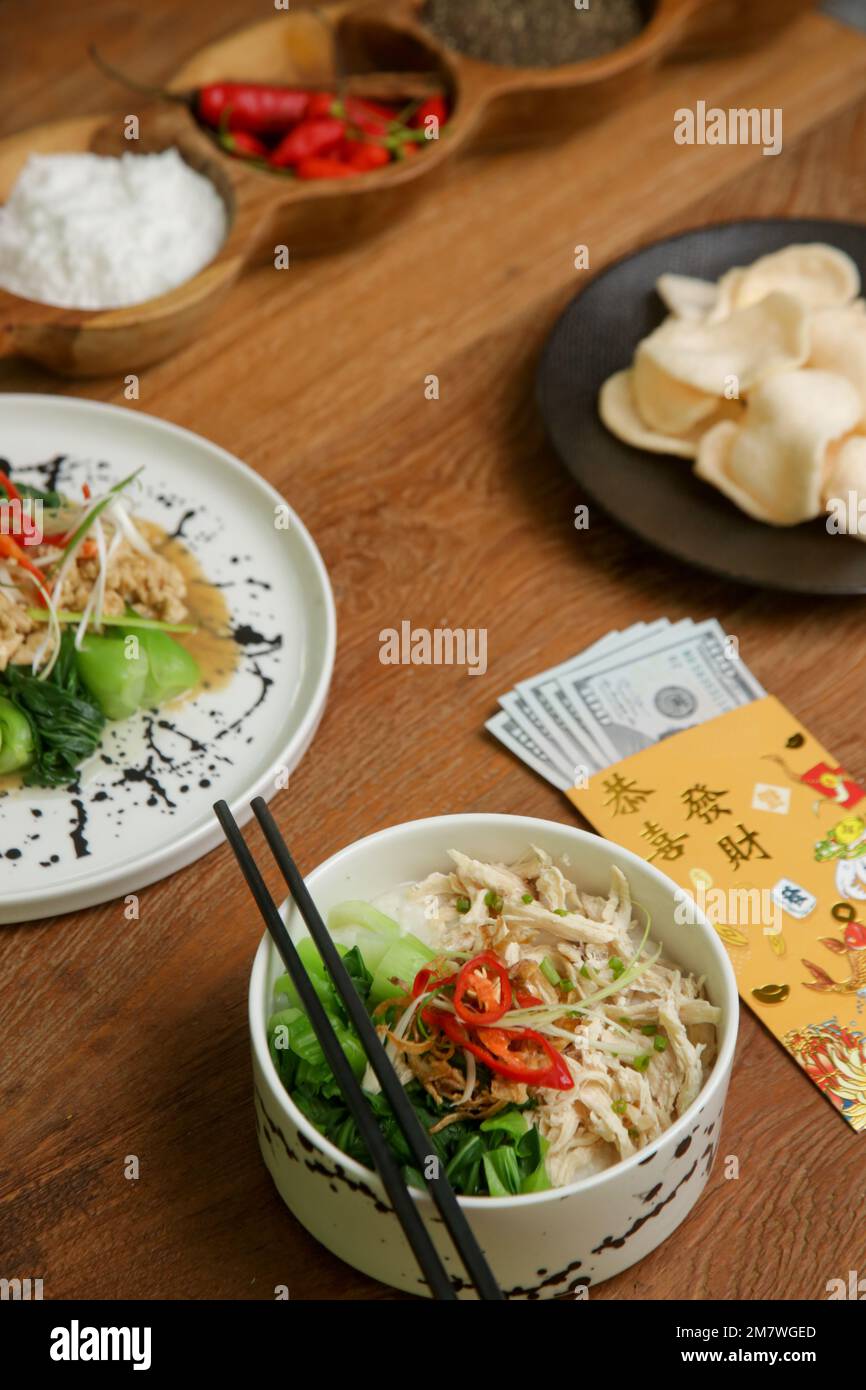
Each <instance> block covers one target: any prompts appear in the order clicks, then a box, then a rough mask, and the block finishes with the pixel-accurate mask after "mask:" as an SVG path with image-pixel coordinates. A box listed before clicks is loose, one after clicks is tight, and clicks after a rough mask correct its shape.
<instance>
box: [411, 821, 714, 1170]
mask: <svg viewBox="0 0 866 1390" xmlns="http://www.w3.org/2000/svg"><path fill="white" fill-rule="evenodd" d="M450 858H451V861H452V863H453V865H454V867H453V869H452V870H451V872H450V873H441V872H440V873H434V874H431V875H430V876H429V877H428V878H426V879H424V880H423V882H421V883H418V884H415V885H414V886H413V887H412V888H411V889H410V890H408V896H409V898H410V899H414V900H423V901H424V902H425V903H429V902H430V901H431V900H435V902H434V904H433V905H434V906H435V912H432V913H431V914H430V918H429V921H430V931H431V934H432V936H433V937H434V938H435V939H434V941H433V944H434V945H436V946H438V947H439V948H440V949H441V951H442V953H443V954H442V960H443V961H445V962H447V961H449V960H452V959H453V957H457V958H459V959H463V958H465V956H466V954H467V953H468V954H474V953H477V952H481V951H487V950H494V951H495V952H496V953H497V955H498V956H499V958H500V960H501V962H502V964H503V965H504V966H505V967H506V968H507V970H508V972H509V980H510V982H511V985H512V990H513V991H514V992H515V997H516V991H517V990H520V991H522V992H524V996H526V995H528V996H530V997H531V998H532V999H534V1000H535V1001H536V1003H535V1004H534V1005H527V1006H525V1007H526V1008H527V1009H528V1012H527V1013H526V1015H525V1017H522V1016H521V1008H520V1006H518V1005H517V1004H516V1003H515V1002H512V1007H511V1011H510V1012H509V1013H506V1014H505V1015H504V1017H503V1018H502V1019H500V1020H499V1022H498V1023H497V1025H496V1026H497V1027H498V1028H512V1029H514V1028H519V1027H521V1026H523V1027H527V1028H531V1029H532V1030H534V1031H536V1032H540V1033H542V1034H543V1035H545V1036H546V1037H547V1039H548V1040H549V1042H550V1043H551V1044H552V1045H553V1046H554V1047H555V1048H556V1049H557V1050H558V1051H559V1052H560V1053H561V1055H562V1057H563V1059H564V1060H565V1062H566V1063H567V1065H568V1068H569V1071H570V1073H571V1076H572V1078H573V1081H574V1087H573V1089H571V1090H553V1089H545V1088H541V1087H535V1088H533V1087H532V1086H529V1087H527V1085H526V1084H525V1083H523V1082H514V1081H511V1080H509V1079H507V1078H505V1077H500V1076H496V1077H495V1078H494V1079H493V1081H492V1083H490V1085H489V1088H488V1089H485V1090H481V1089H480V1087H479V1088H478V1089H476V1088H475V1087H473V1086H472V1085H470V1084H469V1081H468V1080H467V1077H468V1075H469V1074H468V1073H467V1070H466V1067H465V1065H461V1062H460V1055H459V1054H460V1051H461V1049H460V1048H459V1046H456V1045H454V1044H448V1045H447V1046H446V1047H444V1048H443V1047H442V1045H441V1044H442V1035H441V1034H439V1035H438V1038H439V1043H438V1044H437V1046H436V1047H429V1046H427V1047H422V1048H419V1047H418V1046H417V1037H418V1036H422V1035H421V1034H416V1033H415V1031H414V1023H413V1025H412V1026H410V1027H409V1029H408V1030H407V1032H406V1042H405V1044H404V1051H403V1055H402V1056H401V1057H400V1061H401V1064H402V1065H404V1066H406V1067H407V1068H408V1069H409V1070H410V1071H411V1073H412V1074H413V1075H414V1076H416V1077H417V1078H418V1079H419V1080H421V1082H422V1084H423V1085H425V1086H426V1087H427V1089H428V1090H429V1091H430V1092H431V1094H433V1095H435V1096H437V1097H438V1098H439V1099H440V1100H441V1101H443V1102H444V1103H445V1104H449V1103H450V1105H451V1106H453V1107H455V1109H454V1111H453V1114H454V1116H455V1117H457V1118H459V1117H460V1116H461V1115H469V1114H473V1115H478V1114H479V1113H482V1112H481V1110H480V1109H479V1107H483V1106H485V1105H490V1104H491V1102H493V1103H498V1104H499V1105H502V1104H506V1103H512V1102H513V1103H516V1104H519V1105H523V1104H526V1102H527V1101H528V1102H529V1103H530V1105H531V1107H532V1108H531V1109H530V1110H529V1111H527V1114H528V1115H530V1116H531V1118H532V1121H533V1123H534V1124H536V1125H537V1127H538V1129H539V1131H540V1133H541V1135H542V1137H543V1138H544V1139H546V1140H547V1142H548V1145H549V1148H548V1151H547V1158H546V1163H547V1171H548V1174H549V1176H550V1179H551V1181H552V1182H553V1183H554V1185H556V1186H561V1185H563V1184H565V1183H568V1182H571V1181H573V1180H574V1179H575V1178H577V1177H580V1176H582V1175H584V1174H586V1173H589V1172H594V1171H597V1170H599V1169H601V1168H604V1167H607V1166H609V1165H610V1164H611V1163H614V1162H616V1161H617V1160H618V1159H620V1158H627V1157H628V1156H629V1155H630V1154H633V1153H636V1152H638V1151H639V1150H640V1149H642V1148H644V1147H645V1146H646V1145H647V1144H649V1143H651V1142H652V1141H653V1140H655V1139H657V1138H658V1136H659V1135H660V1134H662V1133H663V1132H664V1130H666V1129H667V1128H668V1127H669V1126H670V1125H671V1124H672V1123H673V1122H674V1120H675V1119H677V1117H678V1116H679V1115H681V1114H683V1112H684V1111H685V1110H686V1109H687V1108H688V1107H689V1106H690V1105H691V1103H692V1101H693V1100H694V1099H695V1097H696V1096H697V1095H698V1093H699V1091H700V1089H701V1087H702V1086H703V1084H704V1081H705V1079H706V1077H707V1075H708V1072H709V1070H710V1067H711V1066H712V1062H713V1059H714V1056H715V1025H716V1024H717V1023H718V1022H719V1020H720V1017H721V1015H720V1010H719V1009H718V1008H716V1007H715V1006H714V1005H713V1004H711V1003H710V1002H709V1000H708V999H706V998H705V996H704V994H703V984H702V981H700V980H698V979H696V978H695V977H694V976H692V975H688V974H684V973H683V972H682V971H681V970H680V969H678V968H677V967H676V966H675V965H673V964H671V963H668V962H666V961H665V960H664V959H663V958H662V956H661V953H660V948H658V947H657V946H656V945H655V944H654V943H653V942H652V940H651V939H644V938H645V936H646V930H645V925H644V922H643V921H642V918H643V916H644V914H643V913H642V911H641V909H640V905H639V904H635V903H633V902H632V897H631V890H630V887H629V884H628V881H627V879H626V878H625V876H624V875H623V874H622V873H621V872H620V870H619V869H617V868H614V869H613V870H612V873H611V885H610V892H609V894H608V896H607V897H606V898H603V897H599V896H598V895H595V894H589V893H585V892H582V891H581V890H580V888H579V887H578V886H577V884H575V883H574V882H573V881H572V880H571V879H570V878H568V877H567V876H566V875H565V874H564V873H563V871H562V869H561V868H560V867H559V866H557V865H556V864H554V862H553V860H552V859H551V856H550V855H549V854H547V853H546V852H545V851H544V850H542V849H539V848H537V847H534V846H533V847H532V848H531V849H530V850H529V851H527V853H526V854H525V855H524V856H523V857H522V858H521V859H520V860H519V861H518V862H517V863H514V864H511V865H507V864H487V863H483V862H481V861H480V860H477V859H472V858H470V857H469V856H468V855H466V854H463V853H461V852H459V851H457V850H452V851H451V852H450ZM467 905H468V906H467ZM450 968H451V969H456V968H457V966H456V965H455V964H452V965H451V967H450ZM618 980H621V981H622V984H621V986H620V987H619V988H617V987H616V986H617V981H618ZM599 995H602V997H601V998H599V997H598V996H599ZM413 1038H414V1039H415V1044H414V1045H413ZM395 1041H396V1046H397V1049H398V1051H399V1050H400V1040H399V1039H398V1040H395ZM413 1046H414V1050H413ZM475 1075H476V1073H475V1069H474V1065H473V1070H472V1073H471V1078H474V1077H475Z"/></svg>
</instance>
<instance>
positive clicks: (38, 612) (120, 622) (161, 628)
mask: <svg viewBox="0 0 866 1390" xmlns="http://www.w3.org/2000/svg"><path fill="white" fill-rule="evenodd" d="M27 615H28V617H30V618H33V619H34V620H35V621H36V622H37V623H45V622H48V616H47V614H46V612H45V609H44V608H28V609H27ZM56 617H57V621H58V622H59V623H60V624H61V625H62V624H63V623H80V622H81V619H82V618H83V617H84V614H83V613H72V612H70V611H69V610H68V609H65V608H59V609H58V610H57V613H56ZM97 622H98V625H99V626H100V627H141V628H146V629H148V630H149V631H151V632H198V628H197V627H194V626H193V625H192V624H191V623H164V622H162V621H161V620H160V619H159V618H142V617H140V616H139V615H138V614H128V615H127V614H123V613H102V614H101V615H100V617H99V618H98V620H97Z"/></svg>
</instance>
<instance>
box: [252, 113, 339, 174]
mask: <svg viewBox="0 0 866 1390" xmlns="http://www.w3.org/2000/svg"><path fill="white" fill-rule="evenodd" d="M345 133H346V122H345V121H341V120H339V119H338V118H337V117H336V116H317V117H316V119H315V120H309V121H301V122H300V123H299V124H298V125H296V126H295V128H294V130H290V131H289V133H288V135H286V136H285V137H284V138H283V139H282V140H281V141H280V143H279V144H278V145H277V147H276V149H275V150H272V152H271V154H270V155H269V156H268V163H269V164H273V165H274V167H275V168H276V169H285V168H288V167H289V166H290V165H292V164H300V163H301V160H304V159H314V158H315V157H316V156H318V155H327V154H330V153H331V151H332V150H335V149H336V148H337V146H338V145H339V143H340V141H341V140H342V138H343V136H344V135H345ZM308 177H309V176H308ZM316 177H318V178H325V177H328V176H327V175H324V174H319V175H316Z"/></svg>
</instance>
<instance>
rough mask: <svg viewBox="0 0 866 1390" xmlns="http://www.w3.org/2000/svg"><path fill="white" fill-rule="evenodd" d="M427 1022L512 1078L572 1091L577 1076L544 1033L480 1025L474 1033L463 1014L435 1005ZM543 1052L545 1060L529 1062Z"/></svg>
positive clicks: (425, 1014)
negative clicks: (573, 1074) (460, 1016)
mask: <svg viewBox="0 0 866 1390" xmlns="http://www.w3.org/2000/svg"><path fill="white" fill-rule="evenodd" d="M422 1017H423V1019H424V1022H425V1023H427V1024H429V1025H430V1026H431V1027H433V1028H440V1029H441V1030H442V1032H443V1033H444V1034H445V1035H446V1037H448V1038H450V1039H451V1041H452V1042H454V1043H457V1045H458V1046H459V1047H465V1048H466V1049H467V1051H469V1052H471V1053H472V1055H473V1056H474V1057H477V1058H478V1060H479V1061H480V1062H483V1063H484V1065H485V1066H486V1067H487V1068H488V1069H489V1070H490V1071H493V1072H496V1073H497V1074H498V1075H499V1076H505V1077H507V1078H508V1079H509V1081H525V1082H526V1083H527V1084H528V1085H530V1086H544V1087H547V1088H548V1089H550V1090H553V1091H570V1090H572V1089H573V1087H574V1080H573V1079H572V1075H571V1072H570V1071H569V1069H568V1067H567V1065H566V1063H565V1061H564V1060H563V1058H562V1057H561V1056H560V1054H559V1053H558V1052H557V1051H556V1048H555V1047H553V1046H551V1044H550V1043H549V1042H548V1040H547V1038H545V1037H543V1036H542V1035H541V1033H535V1032H533V1030H532V1029H531V1028H479V1029H477V1031H476V1032H474V1033H473V1034H470V1033H469V1031H468V1029H467V1028H466V1027H465V1026H464V1024H463V1023H462V1022H461V1020H460V1019H459V1018H456V1017H455V1016H454V1014H449V1013H446V1011H445V1010H444V1009H436V1008H433V1007H430V1008H427V1009H424V1010H423V1013H422ZM539 1053H541V1054H543V1060H542V1062H541V1064H540V1065H539V1064H536V1063H533V1064H532V1065H529V1064H528V1058H529V1057H530V1056H532V1057H538V1055H539Z"/></svg>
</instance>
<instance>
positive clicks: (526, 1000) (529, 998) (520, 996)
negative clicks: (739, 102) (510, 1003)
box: [514, 989, 544, 1009]
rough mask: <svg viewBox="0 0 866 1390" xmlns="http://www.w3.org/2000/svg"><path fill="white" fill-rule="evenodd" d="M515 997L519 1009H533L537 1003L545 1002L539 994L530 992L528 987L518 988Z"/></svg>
mask: <svg viewBox="0 0 866 1390" xmlns="http://www.w3.org/2000/svg"><path fill="white" fill-rule="evenodd" d="M514 998H515V1000H516V1001H517V1007H518V1009H533V1008H535V1005H536V1004H543V1003H544V1000H543V999H539V997H538V995H537V994H530V992H529V990H528V989H516V990H515V991H514Z"/></svg>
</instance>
